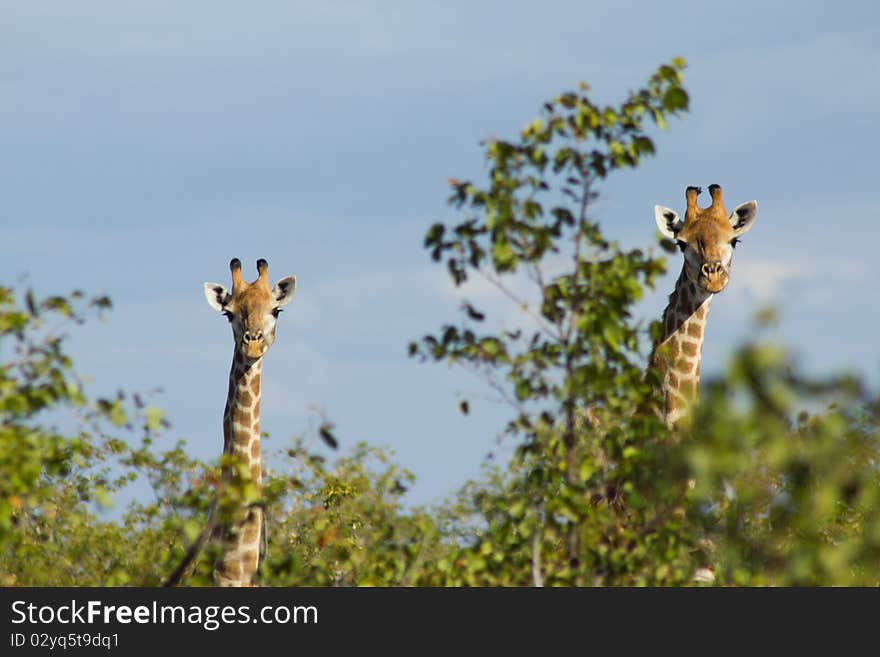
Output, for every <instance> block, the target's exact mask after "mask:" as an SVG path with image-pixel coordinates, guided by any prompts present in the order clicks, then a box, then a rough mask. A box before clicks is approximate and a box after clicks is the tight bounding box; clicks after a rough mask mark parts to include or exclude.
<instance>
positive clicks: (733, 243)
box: [730, 237, 742, 249]
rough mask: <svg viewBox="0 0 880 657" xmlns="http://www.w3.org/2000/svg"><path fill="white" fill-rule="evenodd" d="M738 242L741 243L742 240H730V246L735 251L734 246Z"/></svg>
mask: <svg viewBox="0 0 880 657" xmlns="http://www.w3.org/2000/svg"><path fill="white" fill-rule="evenodd" d="M740 242H742V240H741V239H740V238H738V237H734V238H733V239H732V240H730V246H731V247H732V248H734V249H735V248H736V245H737V244H739V243H740Z"/></svg>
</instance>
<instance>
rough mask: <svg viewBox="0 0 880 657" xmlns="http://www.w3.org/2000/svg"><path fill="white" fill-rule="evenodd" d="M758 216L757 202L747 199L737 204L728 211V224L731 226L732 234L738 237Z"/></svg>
mask: <svg viewBox="0 0 880 657" xmlns="http://www.w3.org/2000/svg"><path fill="white" fill-rule="evenodd" d="M757 216H758V202H757V201H749V202H748V203H743V204H742V205H737V206H736V207H735V208H734V209H733V212H731V213H730V225H731V226H733V232H734V234H735V235H736V236H737V237H739V236H740V235H742V234H743V233H745V232H746V231H748V229H749V228H751V227H752V224H754V223H755V218H756V217H757Z"/></svg>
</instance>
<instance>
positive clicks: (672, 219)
mask: <svg viewBox="0 0 880 657" xmlns="http://www.w3.org/2000/svg"><path fill="white" fill-rule="evenodd" d="M654 221H656V222H657V228H659V229H660V233H661V234H662V235H663V237H668V238H669V239H671V240H675V239H678V232H679V231H680V230H681V229H682V227H683V226H684V222H683V221H682V220H681V219H679V218H678V212H676V211H675V210H670V209H669V208H667V207H665V206H663V205H655V206H654Z"/></svg>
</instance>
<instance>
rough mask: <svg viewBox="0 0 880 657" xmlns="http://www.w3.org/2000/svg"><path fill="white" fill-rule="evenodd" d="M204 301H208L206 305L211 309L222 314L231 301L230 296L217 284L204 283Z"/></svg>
mask: <svg viewBox="0 0 880 657" xmlns="http://www.w3.org/2000/svg"><path fill="white" fill-rule="evenodd" d="M205 299H207V300H208V305H209V306H211V308H213V309H214V310H216V311H217V312H219V313H222V312H223V311H224V310H226V305H227V304H228V303H229V302H230V301H231V300H232V295H231V294H229V292H227V291H226V288H225V287H223V286H222V285H220V284H219V283H205Z"/></svg>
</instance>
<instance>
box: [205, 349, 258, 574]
mask: <svg viewBox="0 0 880 657" xmlns="http://www.w3.org/2000/svg"><path fill="white" fill-rule="evenodd" d="M262 367H263V359H262V358H257V359H249V358H247V357H245V356H244V355H243V354H242V353H241V352H240V351H239V350H238V349H236V350H235V355H234V356H233V360H232V370H231V372H230V374H229V394H228V396H227V398H226V410H225V412H224V414H223V453H224V454H225V455H228V456H233V457H234V458H235V464H234V466H230V465H226V466H224V470H223V481H224V483H226V484H227V485H229V484H235V485H237V486H241V487H242V489H247V488H248V487H249V486H250V487H254V488H255V490H254V489H253V488H252V489H251V493H252V494H250V495H248V497H252V498H254V499H257V498H259V496H260V490H261V487H262V463H261V460H260V373H261V370H262ZM262 527H263V512H262V509H260V508H259V507H258V506H255V505H244V506H241V507H240V508H238V509H237V510H236V511H235V512H234V513H233V514H232V517H231V519H229V521H228V522H227V523H225V524H224V525H223V526H222V527H220V529H219V534H220V540H221V544H222V548H221V549H222V551H221V554H220V557H219V558H218V559H217V562H216V563H215V564H214V583H215V584H216V585H217V586H251V585H252V584H253V580H254V575H255V573H256V571H257V566H258V565H259V559H260V538H261V534H262Z"/></svg>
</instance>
